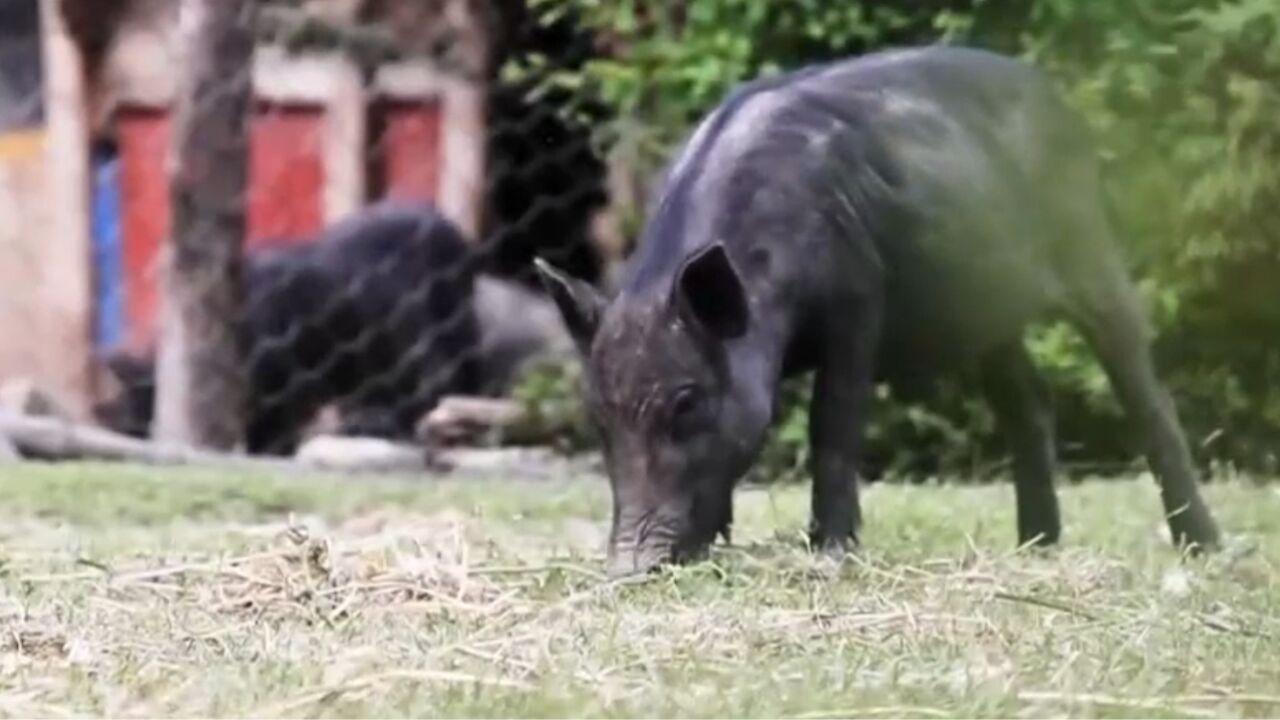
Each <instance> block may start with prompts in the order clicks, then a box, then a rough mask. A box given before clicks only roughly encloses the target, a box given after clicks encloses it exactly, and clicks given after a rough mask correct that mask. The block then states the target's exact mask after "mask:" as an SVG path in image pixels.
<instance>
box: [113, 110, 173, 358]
mask: <svg viewBox="0 0 1280 720" xmlns="http://www.w3.org/2000/svg"><path fill="white" fill-rule="evenodd" d="M116 132H117V138H118V144H119V150H120V195H121V197H120V205H121V217H122V223H123V228H122V234H123V243H122V244H123V256H124V258H123V259H124V273H125V282H124V297H125V317H126V318H127V326H128V330H127V332H126V334H125V342H126V343H127V345H128V346H130V347H133V348H135V349H142V348H145V347H148V346H149V345H150V344H151V343H152V341H153V339H154V337H155V328H156V273H157V270H158V260H159V252H160V247H161V243H163V242H165V239H166V238H167V237H168V236H169V223H170V217H169V178H168V173H167V171H166V167H165V159H166V158H167V157H168V155H169V135H170V121H169V112H168V111H167V110H151V109H142V108H126V109H124V110H122V111H121V112H120V114H119V116H118V118H117V120H116Z"/></svg>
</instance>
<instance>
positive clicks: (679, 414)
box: [671, 388, 705, 437]
mask: <svg viewBox="0 0 1280 720" xmlns="http://www.w3.org/2000/svg"><path fill="white" fill-rule="evenodd" d="M704 405H705V403H704V402H703V398H702V393H700V392H698V390H697V389H696V388H684V389H683V390H680V391H679V392H677V393H676V396H675V399H674V400H673V401H672V403H671V434H672V435H674V436H676V437H687V436H688V435H691V434H693V433H694V432H697V430H698V425H699V423H700V422H701V420H702V409H703V407H704Z"/></svg>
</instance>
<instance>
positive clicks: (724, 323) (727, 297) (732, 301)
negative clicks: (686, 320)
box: [675, 242, 751, 340]
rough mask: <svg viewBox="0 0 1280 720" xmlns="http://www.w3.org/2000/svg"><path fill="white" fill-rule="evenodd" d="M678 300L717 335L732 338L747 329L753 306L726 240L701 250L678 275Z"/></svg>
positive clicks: (686, 262) (700, 323) (680, 305)
mask: <svg viewBox="0 0 1280 720" xmlns="http://www.w3.org/2000/svg"><path fill="white" fill-rule="evenodd" d="M675 292H676V304H677V306H678V307H679V308H680V311H681V312H682V313H684V314H685V315H686V316H687V317H690V318H691V319H692V320H694V321H696V322H697V323H698V324H699V325H701V326H702V327H703V328H705V329H707V330H709V331H710V332H711V333H712V334H713V335H714V336H715V337H717V338H720V339H722V340H732V339H733V338H736V337H740V336H741V335H742V334H743V333H745V332H746V331H747V323H748V320H749V319H750V312H751V311H750V309H749V308H748V306H747V290H746V288H745V287H744V286H743V284H742V277H741V276H740V275H738V270H737V268H735V267H734V266H733V261H732V260H730V259H729V252H728V251H727V250H725V247H724V244H723V243H719V242H717V243H715V244H713V245H711V246H709V247H707V248H705V249H703V250H699V251H698V252H697V253H695V254H694V255H693V256H692V257H690V258H689V259H688V260H686V261H685V263H684V266H683V267H681V268H680V276H679V277H678V278H677V279H676V286H675Z"/></svg>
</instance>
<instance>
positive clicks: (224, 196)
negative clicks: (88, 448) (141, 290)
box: [156, 0, 258, 450]
mask: <svg viewBox="0 0 1280 720" xmlns="http://www.w3.org/2000/svg"><path fill="white" fill-rule="evenodd" d="M257 6H258V2H256V0H182V5H181V8H180V22H179V25H180V30H181V38H180V41H181V48H182V49H183V51H184V52H185V53H186V54H187V56H186V61H185V66H184V67H185V70H186V72H185V78H184V84H183V86H182V88H181V89H180V92H179V96H178V102H177V117H176V123H175V133H174V146H173V159H174V165H173V168H172V174H171V177H170V182H171V186H170V192H171V201H172V203H171V205H172V208H173V211H172V212H173V235H172V238H171V240H170V242H169V246H168V248H167V249H166V252H165V258H164V293H165V294H164V298H163V303H162V312H163V315H162V318H161V337H160V348H159V353H158V355H159V356H158V360H157V363H158V368H157V382H158V386H157V398H156V436H157V438H158V439H160V440H163V441H166V442H170V443H179V444H184V445H190V446H194V447H205V448H212V449H220V450H227V449H232V448H235V447H237V446H238V445H240V443H241V441H242V440H243V436H244V427H245V411H246V406H247V398H248V392H247V391H248V387H247V386H248V374H247V369H246V362H245V357H244V352H245V350H244V348H243V347H241V343H240V340H239V338H238V337H237V332H236V324H237V319H238V317H239V314H240V308H241V303H242V295H243V290H242V288H243V282H244V281H243V271H242V267H241V265H242V263H241V252H242V248H243V245H244V235H245V208H246V204H247V203H246V198H247V186H248V151H249V142H248V141H249V119H250V109H251V104H250V103H251V100H252V90H253V88H252V81H253V72H252V69H253V44H254V22H255V19H256V12H257Z"/></svg>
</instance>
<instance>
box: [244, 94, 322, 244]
mask: <svg viewBox="0 0 1280 720" xmlns="http://www.w3.org/2000/svg"><path fill="white" fill-rule="evenodd" d="M249 177H250V191H249V195H250V197H249V237H248V238H247V240H248V242H247V247H249V248H259V247H266V246H280V245H287V244H293V243H296V242H299V241H302V240H306V239H307V238H308V237H309V236H311V235H313V234H314V233H316V232H318V231H319V230H320V229H321V228H322V227H323V226H324V109H323V107H321V106H313V105H282V104H275V103H267V102H261V103H258V112H257V115H256V117H255V118H254V121H253V139H252V143H251V146H250V174H249Z"/></svg>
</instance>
